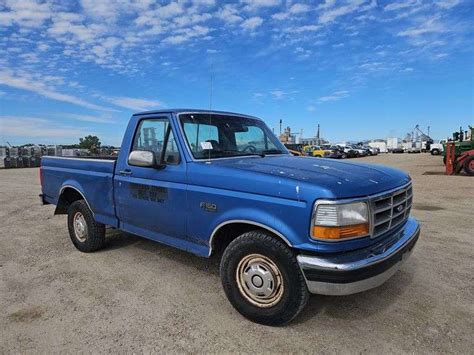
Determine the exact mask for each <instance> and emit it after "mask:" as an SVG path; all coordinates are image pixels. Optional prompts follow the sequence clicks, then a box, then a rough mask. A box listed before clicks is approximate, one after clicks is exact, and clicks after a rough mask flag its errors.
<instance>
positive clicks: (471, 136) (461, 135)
mask: <svg viewBox="0 0 474 355" xmlns="http://www.w3.org/2000/svg"><path fill="white" fill-rule="evenodd" d="M451 142H454V144H455V147H456V148H455V155H456V158H457V157H459V156H461V155H462V154H463V153H465V152H467V151H469V150H472V149H474V127H472V126H469V131H463V130H462V127H460V128H459V132H454V133H453V139H452V141H451ZM443 162H444V164H446V141H445V142H443Z"/></svg>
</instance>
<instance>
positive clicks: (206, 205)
mask: <svg viewBox="0 0 474 355" xmlns="http://www.w3.org/2000/svg"><path fill="white" fill-rule="evenodd" d="M199 207H201V208H202V209H203V210H204V211H207V212H217V205H216V204H215V203H211V202H201V203H200V204H199Z"/></svg>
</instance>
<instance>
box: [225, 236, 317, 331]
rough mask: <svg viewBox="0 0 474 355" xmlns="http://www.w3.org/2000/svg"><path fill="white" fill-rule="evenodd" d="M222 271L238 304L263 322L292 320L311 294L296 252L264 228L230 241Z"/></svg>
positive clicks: (228, 291) (243, 311)
mask: <svg viewBox="0 0 474 355" xmlns="http://www.w3.org/2000/svg"><path fill="white" fill-rule="evenodd" d="M220 274H221V280H222V285H223V287H224V291H225V293H226V295H227V298H228V299H229V301H230V302H231V304H232V305H233V306H234V308H235V309H236V310H237V311H238V312H239V313H240V314H242V315H243V316H244V317H246V318H248V319H250V320H251V321H254V322H257V323H260V324H266V325H282V324H285V323H287V322H289V321H291V320H292V319H293V318H295V317H296V316H297V315H298V314H299V313H300V312H301V310H302V309H303V308H304V306H305V305H306V303H307V301H308V298H309V292H308V289H307V287H306V282H305V279H304V277H303V274H302V272H301V270H300V268H299V265H298V262H297V261H296V256H295V254H294V252H293V251H292V250H291V249H290V248H289V247H288V246H287V245H285V244H284V243H283V242H281V241H280V240H279V239H277V238H276V237H275V236H272V235H269V234H266V233H264V232H262V231H253V232H248V233H244V234H242V235H241V236H240V237H238V238H237V239H235V240H234V241H232V243H230V244H229V246H228V247H227V248H226V250H225V251H224V254H223V256H222V260H221V266H220Z"/></svg>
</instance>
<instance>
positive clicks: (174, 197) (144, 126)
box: [115, 115, 187, 244]
mask: <svg viewBox="0 0 474 355" xmlns="http://www.w3.org/2000/svg"><path fill="white" fill-rule="evenodd" d="M168 130H169V132H168V133H167V131H168ZM174 137H175V134H174V132H173V128H172V125H171V123H170V117H169V116H167V115H165V116H159V117H153V118H144V119H142V120H140V121H139V122H138V124H137V129H136V132H135V134H134V138H133V142H132V146H131V150H130V151H137V150H138V151H139V150H147V151H152V152H153V153H154V154H155V157H156V161H158V162H159V159H160V157H163V158H164V159H163V163H164V165H163V167H142V166H133V165H130V164H129V161H128V159H126V160H122V161H120V166H117V171H118V174H117V176H116V184H115V187H116V189H117V194H116V196H117V201H116V204H117V215H118V217H119V219H120V221H121V222H122V229H124V230H126V231H128V232H131V233H135V234H138V235H141V236H144V237H147V238H150V239H155V240H158V241H162V242H165V243H167V244H176V240H174V239H184V238H185V236H186V218H187V215H186V208H185V206H186V165H185V162H184V161H183V159H182V157H181V154H180V152H179V149H178V145H177V142H176V141H175V138H174ZM129 153H130V152H127V154H129ZM169 238H172V239H169Z"/></svg>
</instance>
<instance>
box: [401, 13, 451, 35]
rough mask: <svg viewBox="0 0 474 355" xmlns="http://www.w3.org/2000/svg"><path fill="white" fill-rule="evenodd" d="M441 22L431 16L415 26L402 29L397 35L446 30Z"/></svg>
mask: <svg viewBox="0 0 474 355" xmlns="http://www.w3.org/2000/svg"><path fill="white" fill-rule="evenodd" d="M448 31H449V30H448V28H446V27H445V26H444V25H443V24H441V23H440V22H439V21H438V18H437V17H432V18H430V19H427V20H425V21H423V24H422V25H420V26H417V27H412V28H409V29H407V30H404V31H400V32H398V33H397V36H400V37H417V36H421V35H424V34H427V33H444V32H448Z"/></svg>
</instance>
